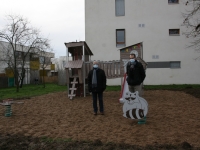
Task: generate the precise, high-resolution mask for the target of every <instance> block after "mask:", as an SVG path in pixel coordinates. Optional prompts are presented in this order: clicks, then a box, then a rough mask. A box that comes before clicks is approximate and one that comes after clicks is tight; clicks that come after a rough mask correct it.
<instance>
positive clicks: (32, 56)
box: [0, 41, 55, 85]
mask: <svg viewBox="0 0 200 150" xmlns="http://www.w3.org/2000/svg"><path fill="white" fill-rule="evenodd" d="M22 47H23V48H22ZM28 49H29V47H27V46H20V45H17V50H16V51H15V55H16V59H17V62H18V65H17V68H20V69H19V73H20V71H21V64H22V58H23V56H24V55H25V53H27V50H28ZM12 55H14V54H13V51H12V48H11V45H10V44H9V43H8V42H4V41H0V75H5V76H7V77H8V79H12V78H13V80H12V81H14V75H13V74H12V77H9V75H7V74H6V69H8V64H7V63H8V62H9V61H10V63H12V62H13V58H12V60H11V59H9V58H8V57H11V56H12ZM54 57H55V54H54V53H51V52H41V51H38V50H37V53H36V52H35V53H33V52H29V53H28V54H27V57H26V59H25V64H24V69H25V70H26V71H25V78H24V81H23V83H24V84H30V83H33V82H34V79H35V78H40V72H42V71H43V68H44V70H45V75H44V76H51V58H54ZM31 62H36V64H37V65H36V68H34V65H33V63H31ZM11 66H12V65H11ZM37 66H38V67H37ZM42 66H43V67H42ZM13 85H14V83H13Z"/></svg>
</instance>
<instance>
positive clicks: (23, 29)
mask: <svg viewBox="0 0 200 150" xmlns="http://www.w3.org/2000/svg"><path fill="white" fill-rule="evenodd" d="M7 21H8V24H7V25H6V26H5V28H4V29H3V30H2V31H0V39H1V40H3V41H5V42H8V44H9V45H8V46H7V47H4V50H3V51H4V56H3V60H4V61H5V62H6V64H7V65H8V67H9V68H10V69H11V70H12V71H13V73H14V78H15V84H16V91H17V92H18V91H19V87H22V85H23V80H24V76H25V66H26V62H27V60H29V58H30V54H31V53H39V51H40V50H44V49H47V48H49V47H50V45H49V40H48V39H47V38H43V37H42V36H41V35H40V30H39V29H36V28H34V27H32V26H31V25H30V22H29V21H28V20H27V19H26V18H24V17H22V16H17V15H8V16H7ZM20 84H21V85H20Z"/></svg>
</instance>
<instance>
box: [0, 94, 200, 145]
mask: <svg viewBox="0 0 200 150" xmlns="http://www.w3.org/2000/svg"><path fill="white" fill-rule="evenodd" d="M66 96H67V95H66V92H60V93H56V94H55V93H54V94H48V95H44V96H38V97H33V98H31V99H27V100H19V101H24V104H13V105H12V109H13V116H12V117H4V115H3V113H4V109H5V108H4V107H3V106H0V112H1V115H0V133H1V134H10V135H12V134H15V135H16V134H21V135H25V136H31V137H51V138H54V139H56V138H63V139H72V140H79V141H81V140H84V141H95V140H101V141H102V142H103V143H108V142H112V143H125V144H130V145H139V146H145V145H147V144H149V145H154V144H157V143H159V144H175V145H177V144H180V143H182V142H188V143H190V144H191V145H192V146H194V147H200V138H199V137H200V111H199V109H200V99H199V98H195V97H193V96H192V95H189V94H186V93H184V92H181V91H167V90H152V91H145V95H144V98H145V99H146V100H147V102H148V104H149V112H148V114H147V123H146V124H145V125H138V124H137V121H135V120H129V119H126V118H124V117H123V116H122V107H123V104H120V103H119V102H118V99H119V92H105V93H104V105H105V115H104V116H102V115H97V116H94V115H93V110H92V99H91V96H87V97H85V98H83V97H77V98H75V99H74V100H69V99H67V97H66Z"/></svg>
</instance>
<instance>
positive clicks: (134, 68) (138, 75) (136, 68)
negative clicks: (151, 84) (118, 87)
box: [126, 52, 146, 96]
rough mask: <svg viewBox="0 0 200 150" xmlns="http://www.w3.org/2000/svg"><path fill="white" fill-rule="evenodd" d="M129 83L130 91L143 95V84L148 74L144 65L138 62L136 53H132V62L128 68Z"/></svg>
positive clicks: (130, 61)
mask: <svg viewBox="0 0 200 150" xmlns="http://www.w3.org/2000/svg"><path fill="white" fill-rule="evenodd" d="M126 74H127V75H128V77H127V79H126V80H127V82H128V85H129V91H130V92H132V93H134V92H135V91H138V92H139V95H140V96H141V95H142V86H141V83H142V82H143V81H144V79H145V77H146V74H145V71H144V68H143V65H142V64H141V63H140V62H138V61H137V60H136V55H135V53H133V52H131V53H130V60H129V62H128V64H127V66H126Z"/></svg>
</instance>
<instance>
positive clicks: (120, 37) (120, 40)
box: [116, 29, 125, 47]
mask: <svg viewBox="0 0 200 150" xmlns="http://www.w3.org/2000/svg"><path fill="white" fill-rule="evenodd" d="M116 46H117V47H124V46H125V29H117V30H116Z"/></svg>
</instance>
